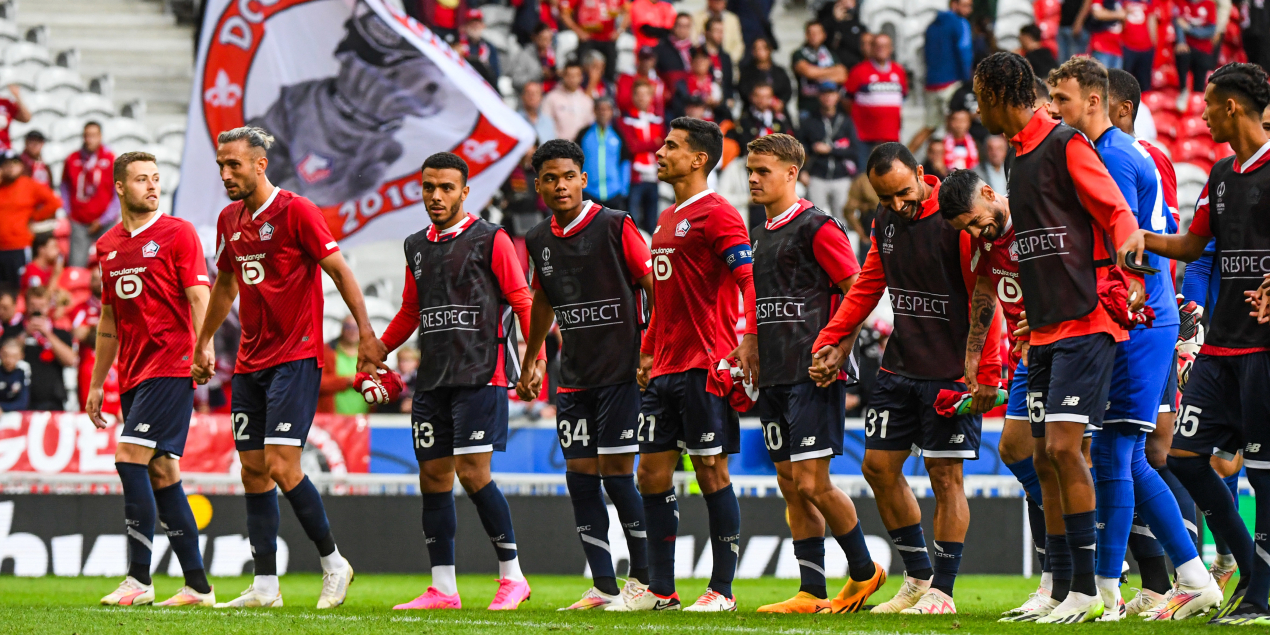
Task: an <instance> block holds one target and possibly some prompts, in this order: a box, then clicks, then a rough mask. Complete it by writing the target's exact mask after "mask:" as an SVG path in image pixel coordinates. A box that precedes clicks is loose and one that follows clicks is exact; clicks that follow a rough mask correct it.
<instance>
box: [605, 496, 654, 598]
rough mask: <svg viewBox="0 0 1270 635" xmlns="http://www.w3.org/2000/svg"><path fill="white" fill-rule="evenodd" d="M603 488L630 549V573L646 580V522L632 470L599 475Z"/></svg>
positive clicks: (627, 548)
mask: <svg viewBox="0 0 1270 635" xmlns="http://www.w3.org/2000/svg"><path fill="white" fill-rule="evenodd" d="M601 478H602V480H603V481H604V492H605V493H607V494H608V495H609V500H610V501H612V502H613V507H615V508H616V509H617V519H618V520H619V521H620V522H621V523H622V533H624V534H626V550H627V551H628V552H630V562H631V565H630V577H632V578H635V579H636V580H637V581H639V582H641V583H643V584H648V529H647V526H648V524H647V523H646V522H645V521H644V500H643V499H642V498H640V496H639V489H637V488H636V487H635V475H634V474H621V475H618V476H604V477H601Z"/></svg>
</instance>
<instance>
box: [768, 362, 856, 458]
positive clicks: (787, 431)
mask: <svg viewBox="0 0 1270 635" xmlns="http://www.w3.org/2000/svg"><path fill="white" fill-rule="evenodd" d="M754 412H755V414H757V415H758V418H759V421H760V422H761V423H762V424H763V444H764V445H766V446H767V455H768V456H769V457H771V458H772V462H773V463H780V462H781V461H806V460H808V459H820V458H825V457H830V456H838V455H839V454H842V435H843V431H844V430H845V429H846V425H847V423H846V421H847V382H845V381H835V382H833V385H831V386H829V387H828V388H821V387H819V386H817V385H816V383H815V382H812V381H805V382H802V383H800V384H792V385H787V386H770V387H768V388H763V389H762V390H760V391H759V397H758V402H757V403H755V404H754Z"/></svg>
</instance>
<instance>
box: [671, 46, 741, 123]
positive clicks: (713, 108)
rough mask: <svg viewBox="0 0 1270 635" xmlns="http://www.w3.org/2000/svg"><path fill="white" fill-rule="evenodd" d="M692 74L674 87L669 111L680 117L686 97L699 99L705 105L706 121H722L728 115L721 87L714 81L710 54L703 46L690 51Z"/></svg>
mask: <svg viewBox="0 0 1270 635" xmlns="http://www.w3.org/2000/svg"><path fill="white" fill-rule="evenodd" d="M691 68H692V72H691V73H690V74H689V75H688V76H687V77H684V78H683V79H681V80H679V82H678V83H677V84H676V85H675V96H674V98H673V103H672V105H671V108H670V110H671V111H672V112H674V113H675V116H680V114H681V113H683V111H684V105H685V103H686V102H687V100H688V97H690V96H692V97H699V98H701V100H702V101H704V102H705V104H706V113H707V116H706V121H716V122H717V121H723V120H725V119H728V118H729V116H730V113H729V112H728V110H727V106H726V104H725V103H724V100H723V85H722V84H720V83H719V82H717V81H715V78H714V65H713V64H712V63H711V61H710V52H709V51H707V50H706V48H705V47H704V46H698V47H696V48H694V49H692V67H691Z"/></svg>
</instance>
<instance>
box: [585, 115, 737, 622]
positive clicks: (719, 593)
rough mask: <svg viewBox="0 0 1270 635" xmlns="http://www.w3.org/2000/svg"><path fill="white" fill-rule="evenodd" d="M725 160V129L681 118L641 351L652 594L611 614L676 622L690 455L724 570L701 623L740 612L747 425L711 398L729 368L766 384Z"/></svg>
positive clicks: (665, 160) (715, 573) (714, 578)
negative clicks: (711, 386) (721, 182)
mask: <svg viewBox="0 0 1270 635" xmlns="http://www.w3.org/2000/svg"><path fill="white" fill-rule="evenodd" d="M722 154H723V133H722V132H721V131H720V130H719V127H718V126H717V125H715V124H713V123H710V122H707V121H702V120H700V119H692V118H689V117H680V118H678V119H675V120H674V121H672V122H670V133H669V134H667V135H666V142H665V144H664V145H663V146H662V148H661V149H660V150H658V151H657V178H658V179H660V180H662V181H665V182H667V183H670V184H671V185H672V186H673V187H674V190H675V206H674V207H671V208H669V209H666V210H664V211H662V213H661V216H660V217H659V218H658V221H657V229H656V231H654V232H653V244H652V255H653V278H654V281H653V299H654V306H655V307H656V310H655V311H654V312H653V315H652V319H651V320H650V324H649V327H648V330H647V332H646V333H645V335H644V341H643V343H642V344H641V349H640V364H639V365H640V371H639V379H640V382H641V384H644V385H646V389H645V392H644V397H643V403H642V407H641V416H642V420H641V425H640V429H639V434H638V439H639V441H640V449H639V452H640V459H639V472H638V476H639V489H640V493H641V494H643V497H644V514H645V517H646V519H647V522H648V560H649V562H648V566H649V572H648V573H649V577H650V578H651V580H650V582H649V588H648V590H647V591H646V592H644V593H640V594H638V595H636V596H635V597H633V598H630V599H629V600H627V601H626V602H624V603H623V604H622V605H620V606H611V607H608V610H623V611H645V610H675V609H678V608H679V606H680V602H679V594H678V593H676V592H675V535H676V534H677V533H678V531H679V504H678V501H677V499H676V497H675V490H674V480H673V477H674V473H675V467H676V466H677V465H678V464H679V461H680V457H681V455H682V453H683V452H684V451H687V453H688V456H689V458H690V459H691V461H692V465H693V468H694V469H695V470H696V477H697V483H698V485H700V487H701V491H702V493H703V494H704V496H703V498H705V503H706V510H707V511H708V513H709V515H710V549H711V554H712V555H713V558H714V564H713V570H712V571H711V575H710V582H709V586H708V588H707V589H706V592H705V593H704V594H702V595H701V597H699V598H698V599H697V601H696V602H694V603H693V604H692V606H689V607H687V608H686V609H685V610H689V611H735V610H736V599H735V598H734V597H733V596H732V579H733V577H735V575H736V563H737V557H738V555H739V552H740V548H739V546H740V539H741V506H740V504H739V503H738V502H737V499H736V492H734V491H733V489H732V482H731V479H730V478H729V476H728V459H727V456H726V455H727V454H736V453H737V452H739V451H740V449H741V448H740V421H739V418H738V417H737V414H736V412H735V411H734V410H732V408H731V407H730V405H729V403H728V400H727V397H726V396H724V395H719V394H715V393H712V392H710V391H709V390H708V381H707V377H708V375H709V373H710V372H711V371H712V370H714V369H715V368H716V367H717V366H718V364H719V362H720V360H725V359H726V360H731V361H732V362H733V363H734V365H739V366H740V369H741V372H742V377H743V380H744V381H745V382H748V383H750V384H751V385H753V384H756V383H757V382H758V377H759V374H758V370H759V368H758V342H757V336H756V335H755V334H756V332H757V329H756V328H755V326H754V325H755V317H754V282H753V273H752V269H753V265H752V262H753V261H752V258H751V254H750V243H749V236H748V235H747V232H746V229H745V223H744V222H743V221H742V220H741V215H740V214H738V213H737V211H736V208H734V207H732V205H731V204H729V203H728V202H727V199H724V198H723V197H722V196H719V195H718V194H716V193H715V192H714V190H712V189H710V188H709V187H708V186H707V185H706V178H707V176H708V175H709V174H710V171H711V170H713V169H714V166H715V165H717V164H718V163H719V158H720V157H721V156H722ZM738 293H739V294H740V295H741V296H742V297H743V299H744V306H745V335H744V336H743V337H742V338H741V343H740V345H737V343H736V325H737V318H738V315H737V305H738V302H737V294H738Z"/></svg>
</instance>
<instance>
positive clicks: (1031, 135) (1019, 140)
mask: <svg viewBox="0 0 1270 635" xmlns="http://www.w3.org/2000/svg"><path fill="white" fill-rule="evenodd" d="M1044 110H1045V109H1044V108H1038V109H1037V110H1034V111H1032V119H1031V120H1030V121H1028V122H1027V125H1026V126H1023V129H1022V130H1020V131H1019V134H1016V135H1014V136H1013V137H1010V145H1012V146H1014V152H1015V154H1016V156H1022V155H1024V154H1027V153H1029V152H1031V151H1033V150H1035V149H1036V146H1039V145H1041V142H1042V141H1044V140H1045V137H1047V136H1049V133H1050V131H1051V130H1053V129H1054V128H1056V127H1057V126H1058V123H1059V122H1058V121H1057V120H1055V119H1054V118H1053V117H1050V116H1049V114H1047V113H1045V112H1044Z"/></svg>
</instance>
